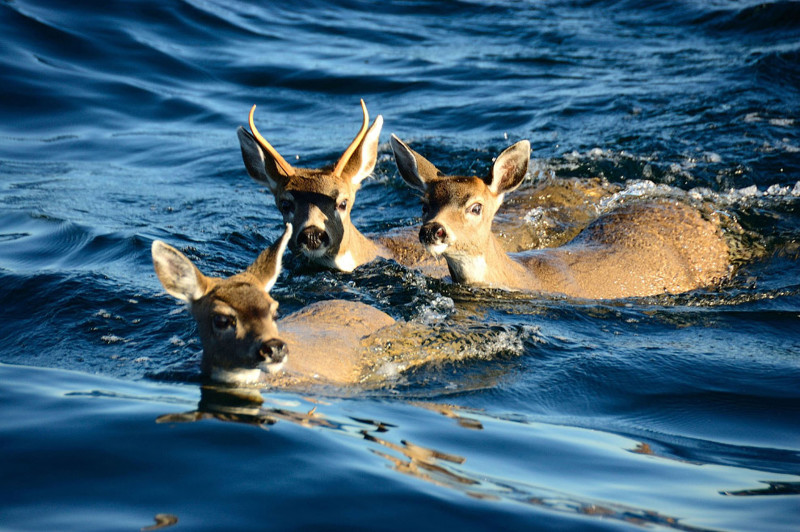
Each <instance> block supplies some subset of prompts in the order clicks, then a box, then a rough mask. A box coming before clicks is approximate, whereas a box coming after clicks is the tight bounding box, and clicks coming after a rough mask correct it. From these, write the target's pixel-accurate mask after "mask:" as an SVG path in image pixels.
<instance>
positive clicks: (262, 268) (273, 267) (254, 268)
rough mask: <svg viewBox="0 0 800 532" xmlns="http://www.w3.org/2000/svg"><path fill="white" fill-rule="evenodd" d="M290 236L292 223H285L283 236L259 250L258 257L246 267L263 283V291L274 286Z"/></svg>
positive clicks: (267, 290)
mask: <svg viewBox="0 0 800 532" xmlns="http://www.w3.org/2000/svg"><path fill="white" fill-rule="evenodd" d="M291 237H292V224H286V229H285V230H284V232H283V236H281V238H280V239H279V240H278V241H277V242H275V243H274V244H272V245H271V246H270V247H268V248H267V249H265V250H264V251H262V252H261V254H260V255H259V256H258V258H257V259H256V260H255V262H253V264H251V265H250V267H249V268H247V271H248V272H250V273H252V274H253V275H255V276H256V277H257V278H258V279H259V281H261V282H263V283H264V291H265V292H269V291H270V290H272V287H273V286H275V281H277V280H278V276H279V275H280V274H281V265H282V259H283V253H284V252H285V251H286V246H287V244H288V243H289V239H290V238H291Z"/></svg>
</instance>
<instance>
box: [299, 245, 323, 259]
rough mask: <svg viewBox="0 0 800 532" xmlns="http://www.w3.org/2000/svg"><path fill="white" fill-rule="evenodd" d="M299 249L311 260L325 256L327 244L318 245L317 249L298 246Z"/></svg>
mask: <svg viewBox="0 0 800 532" xmlns="http://www.w3.org/2000/svg"><path fill="white" fill-rule="evenodd" d="M300 251H302V252H303V255H305V256H306V257H307V258H309V259H311V260H319V259H321V258H322V257H324V256H325V252H326V251H328V248H327V246H320V247H318V248H317V249H308V248H307V247H305V246H300Z"/></svg>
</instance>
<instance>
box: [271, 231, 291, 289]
mask: <svg viewBox="0 0 800 532" xmlns="http://www.w3.org/2000/svg"><path fill="white" fill-rule="evenodd" d="M292 230H293V227H292V224H286V230H285V231H284V232H283V236H282V237H281V240H280V242H279V243H278V249H277V250H276V253H275V268H274V270H273V274H272V277H271V278H270V279H269V280H267V282H266V284H265V285H264V291H265V292H269V291H270V290H272V287H273V286H275V282H276V281H277V280H278V276H279V275H280V274H281V269H282V266H283V254H284V252H285V251H286V246H287V244H289V239H290V238H291V237H292Z"/></svg>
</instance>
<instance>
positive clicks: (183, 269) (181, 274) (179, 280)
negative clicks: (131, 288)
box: [151, 240, 208, 303]
mask: <svg viewBox="0 0 800 532" xmlns="http://www.w3.org/2000/svg"><path fill="white" fill-rule="evenodd" d="M151 253H152V255H153V267H154V268H155V270H156V275H157V276H158V280H159V281H161V284H162V285H163V286H164V289H165V290H166V291H167V293H168V294H169V295H171V296H173V297H176V298H178V299H181V300H183V301H186V302H187V303H192V302H193V301H197V300H198V299H200V298H201V297H203V295H204V294H205V293H206V289H207V287H208V279H207V278H206V276H205V275H203V274H202V273H200V270H198V269H197V267H196V266H195V265H194V264H193V263H192V261H191V260H189V259H188V258H187V257H186V256H185V255H184V254H183V253H181V252H180V251H178V250H177V249H175V248H174V247H172V246H170V245H169V244H165V243H164V242H162V241H160V240H154V241H153V246H152V248H151Z"/></svg>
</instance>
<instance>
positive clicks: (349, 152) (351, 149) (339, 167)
mask: <svg viewBox="0 0 800 532" xmlns="http://www.w3.org/2000/svg"><path fill="white" fill-rule="evenodd" d="M361 110H362V111H364V123H363V124H361V130H360V131H359V132H358V135H356V138H355V139H353V142H351V143H350V146H348V147H347V149H346V150H344V154H342V157H341V158H340V159H339V162H337V163H336V167H335V168H334V169H333V175H334V176H336V177H339V176H341V175H342V171H344V167H345V166H347V163H348V162H350V157H352V156H353V154H354V153H355V151H356V149H357V148H358V145H359V144H361V141H362V140H364V135H366V134H367V126H368V125H369V113H368V112H367V106H366V105H365V104H364V99H363V98H362V99H361Z"/></svg>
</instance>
